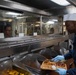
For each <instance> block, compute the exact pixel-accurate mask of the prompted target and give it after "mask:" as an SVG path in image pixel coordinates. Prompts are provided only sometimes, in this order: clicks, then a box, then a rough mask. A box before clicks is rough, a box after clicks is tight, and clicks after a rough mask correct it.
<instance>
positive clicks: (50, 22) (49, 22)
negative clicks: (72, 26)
mask: <svg viewBox="0 0 76 75" xmlns="http://www.w3.org/2000/svg"><path fill="white" fill-rule="evenodd" d="M46 24H54V22H53V21H48V22H46Z"/></svg>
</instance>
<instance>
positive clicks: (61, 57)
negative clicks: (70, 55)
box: [51, 55, 64, 62]
mask: <svg viewBox="0 0 76 75" xmlns="http://www.w3.org/2000/svg"><path fill="white" fill-rule="evenodd" d="M51 60H52V61H54V62H58V61H61V60H64V56H63V55H58V56H56V57H55V58H53V59H51Z"/></svg>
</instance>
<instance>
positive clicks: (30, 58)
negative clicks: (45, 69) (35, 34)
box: [13, 53, 46, 75]
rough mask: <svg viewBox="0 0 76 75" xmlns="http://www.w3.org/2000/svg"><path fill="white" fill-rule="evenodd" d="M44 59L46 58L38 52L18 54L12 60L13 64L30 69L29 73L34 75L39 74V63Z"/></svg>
mask: <svg viewBox="0 0 76 75" xmlns="http://www.w3.org/2000/svg"><path fill="white" fill-rule="evenodd" d="M44 60H46V58H45V57H44V56H42V55H40V54H37V53H34V54H27V55H24V56H23V55H20V56H16V57H15V58H14V60H13V62H14V65H15V66H17V67H20V68H23V69H25V67H27V69H28V70H30V71H31V73H33V74H35V75H39V74H40V71H41V69H40V65H41V63H42V62H43V61H44Z"/></svg>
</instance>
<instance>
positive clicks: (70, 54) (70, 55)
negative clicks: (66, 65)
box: [64, 50, 73, 60]
mask: <svg viewBox="0 0 76 75" xmlns="http://www.w3.org/2000/svg"><path fill="white" fill-rule="evenodd" d="M72 53H73V50H70V51H69V53H67V54H65V55H64V58H65V60H67V59H70V58H72Z"/></svg>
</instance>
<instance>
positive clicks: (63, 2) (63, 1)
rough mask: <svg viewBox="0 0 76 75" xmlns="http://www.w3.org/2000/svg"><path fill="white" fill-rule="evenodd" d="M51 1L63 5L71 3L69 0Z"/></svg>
mask: <svg viewBox="0 0 76 75" xmlns="http://www.w3.org/2000/svg"><path fill="white" fill-rule="evenodd" d="M51 1H53V2H55V3H57V4H59V5H62V6H67V5H69V4H70V3H69V2H68V1H66V0H51Z"/></svg>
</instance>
